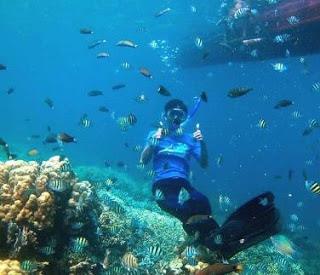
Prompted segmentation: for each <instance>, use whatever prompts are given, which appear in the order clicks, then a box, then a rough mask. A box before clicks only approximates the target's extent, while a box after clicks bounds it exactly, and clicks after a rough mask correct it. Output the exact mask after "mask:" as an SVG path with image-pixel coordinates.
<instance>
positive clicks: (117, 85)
mask: <svg viewBox="0 0 320 275" xmlns="http://www.w3.org/2000/svg"><path fill="white" fill-rule="evenodd" d="M125 87H126V84H123V83H120V84H116V85H113V86H112V87H111V89H112V90H120V89H122V88H125Z"/></svg>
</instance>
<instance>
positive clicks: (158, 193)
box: [155, 189, 165, 201]
mask: <svg viewBox="0 0 320 275" xmlns="http://www.w3.org/2000/svg"><path fill="white" fill-rule="evenodd" d="M155 199H156V201H163V200H164V199H165V196H164V194H163V192H162V191H161V190H160V189H156V191H155Z"/></svg>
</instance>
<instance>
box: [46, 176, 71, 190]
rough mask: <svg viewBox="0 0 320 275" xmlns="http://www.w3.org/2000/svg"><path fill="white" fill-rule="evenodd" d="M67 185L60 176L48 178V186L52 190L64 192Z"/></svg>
mask: <svg viewBox="0 0 320 275" xmlns="http://www.w3.org/2000/svg"><path fill="white" fill-rule="evenodd" d="M68 187H69V185H68V184H67V183H66V182H65V181H63V180H62V179H61V178H54V179H50V180H49V182H48V188H49V189H50V190H52V191H54V192H59V193H60V192H64V191H65V190H67V189H68Z"/></svg>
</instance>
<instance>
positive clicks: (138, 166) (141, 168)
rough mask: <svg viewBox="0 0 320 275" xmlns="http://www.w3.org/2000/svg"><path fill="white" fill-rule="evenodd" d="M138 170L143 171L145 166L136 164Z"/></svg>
mask: <svg viewBox="0 0 320 275" xmlns="http://www.w3.org/2000/svg"><path fill="white" fill-rule="evenodd" d="M136 167H137V168H138V169H139V170H144V169H145V168H146V165H145V164H144V163H138V164H137V166H136Z"/></svg>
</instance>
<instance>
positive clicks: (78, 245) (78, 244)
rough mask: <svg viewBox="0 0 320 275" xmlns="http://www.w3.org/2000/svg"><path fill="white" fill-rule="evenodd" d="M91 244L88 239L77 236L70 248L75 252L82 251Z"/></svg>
mask: <svg viewBox="0 0 320 275" xmlns="http://www.w3.org/2000/svg"><path fill="white" fill-rule="evenodd" d="M88 245H89V243H88V240H87V239H86V238H84V237H77V238H76V239H72V241H71V245H70V249H71V251H72V252H74V253H80V252H82V251H83V249H84V248H86V247H87V246H88Z"/></svg>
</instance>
